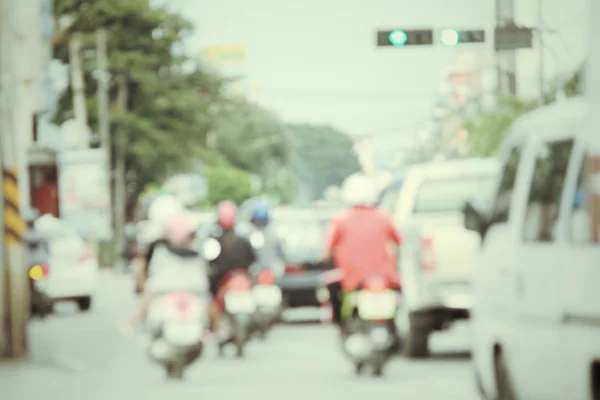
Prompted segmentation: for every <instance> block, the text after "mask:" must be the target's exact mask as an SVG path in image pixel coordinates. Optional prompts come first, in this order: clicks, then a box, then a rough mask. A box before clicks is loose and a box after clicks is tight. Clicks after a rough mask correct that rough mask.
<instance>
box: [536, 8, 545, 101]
mask: <svg viewBox="0 0 600 400" xmlns="http://www.w3.org/2000/svg"><path fill="white" fill-rule="evenodd" d="M543 2H544V0H538V2H537V3H538V22H537V25H538V29H537V34H538V46H540V48H539V49H538V62H539V65H538V79H539V85H540V101H541V103H542V104H544V103H545V102H546V83H545V81H546V72H545V69H544V25H545V23H544V5H543Z"/></svg>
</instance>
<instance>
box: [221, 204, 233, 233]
mask: <svg viewBox="0 0 600 400" xmlns="http://www.w3.org/2000/svg"><path fill="white" fill-rule="evenodd" d="M236 214H237V206H236V205H235V203H234V202H233V201H222V202H220V203H219V205H218V206H217V222H218V224H219V226H220V227H221V228H223V229H225V230H231V229H233V227H234V226H235V216H236Z"/></svg>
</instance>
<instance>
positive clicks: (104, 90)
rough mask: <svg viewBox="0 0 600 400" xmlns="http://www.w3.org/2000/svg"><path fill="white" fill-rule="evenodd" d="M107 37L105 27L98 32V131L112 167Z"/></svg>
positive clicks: (109, 164)
mask: <svg viewBox="0 0 600 400" xmlns="http://www.w3.org/2000/svg"><path fill="white" fill-rule="evenodd" d="M107 46H108V44H107V37H106V31H105V30H104V29H98V31H97V32H96V57H97V62H98V69H97V70H96V79H97V81H98V91H97V96H98V131H99V134H100V140H101V143H102V147H103V148H105V149H106V151H107V153H108V168H111V143H110V112H109V99H108V89H109V82H110V73H109V72H108V54H107Z"/></svg>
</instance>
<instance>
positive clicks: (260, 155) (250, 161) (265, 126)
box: [213, 98, 290, 176]
mask: <svg viewBox="0 0 600 400" xmlns="http://www.w3.org/2000/svg"><path fill="white" fill-rule="evenodd" d="M215 116H216V118H217V119H216V121H215V125H214V126H213V132H214V135H215V146H214V147H215V149H216V150H218V151H219V153H220V154H222V155H223V156H224V157H225V158H226V159H227V161H228V162H230V163H231V164H232V165H233V166H235V167H238V168H242V169H245V170H248V171H251V172H253V173H256V174H259V175H261V176H262V175H264V174H265V170H264V166H265V165H266V164H267V162H268V161H273V162H276V163H277V164H278V165H282V166H283V165H286V164H287V163H288V160H289V148H290V144H289V142H288V140H287V137H286V134H285V129H286V127H285V125H283V123H282V122H281V121H280V120H279V118H278V117H277V116H276V115H274V114H273V113H270V112H268V111H266V110H264V109H262V108H260V107H258V106H257V105H255V104H252V103H250V102H248V101H247V100H245V99H243V98H233V99H230V100H229V101H227V102H225V103H223V107H222V108H221V109H220V110H219V111H218V112H217V113H216V114H215Z"/></svg>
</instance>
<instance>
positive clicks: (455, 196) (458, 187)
mask: <svg viewBox="0 0 600 400" xmlns="http://www.w3.org/2000/svg"><path fill="white" fill-rule="evenodd" d="M495 182H496V175H471V176H462V177H460V178H453V179H436V180H427V181H425V182H423V184H422V185H421V186H420V187H419V191H418V192H417V196H416V199H415V204H414V207H413V213H414V214H420V213H434V212H454V211H460V210H462V209H463V207H464V206H465V203H466V202H467V201H475V202H477V203H489V200H490V194H491V193H492V191H493V190H494V184H495Z"/></svg>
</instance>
